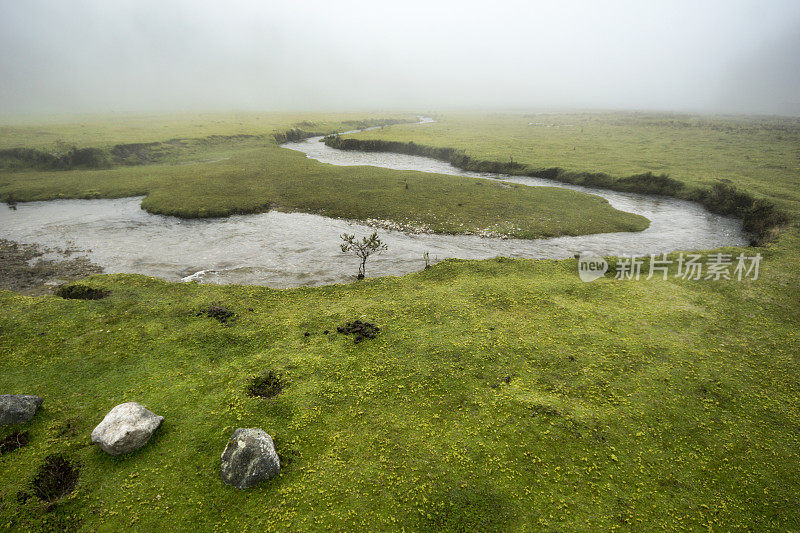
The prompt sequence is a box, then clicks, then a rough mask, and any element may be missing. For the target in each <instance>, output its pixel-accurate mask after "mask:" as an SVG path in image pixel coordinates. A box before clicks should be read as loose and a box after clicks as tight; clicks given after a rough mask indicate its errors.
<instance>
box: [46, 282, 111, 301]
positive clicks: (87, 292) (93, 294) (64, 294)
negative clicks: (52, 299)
mask: <svg viewBox="0 0 800 533" xmlns="http://www.w3.org/2000/svg"><path fill="white" fill-rule="evenodd" d="M109 294H111V291H109V290H106V289H97V288H95V287H89V286H88V285H84V284H82V283H71V284H68V285H62V286H60V287H59V288H58V289H56V292H55V295H56V296H60V297H61V298H64V299H65V300H102V299H103V298H105V297H106V296H108V295H109Z"/></svg>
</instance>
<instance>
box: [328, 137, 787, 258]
mask: <svg viewBox="0 0 800 533" xmlns="http://www.w3.org/2000/svg"><path fill="white" fill-rule="evenodd" d="M324 141H325V144H326V145H328V146H330V147H332V148H337V149H339V150H358V151H363V152H393V153H399V154H409V155H418V156H423V157H429V158H432V159H438V160H440V161H446V162H448V163H450V164H451V165H453V166H454V167H457V168H460V169H463V170H468V171H472V172H488V173H493V174H508V175H516V176H530V177H535V178H545V179H551V180H555V181H561V182H564V183H571V184H574V185H584V186H587V187H601V188H605V189H611V190H615V191H625V192H638V193H644V194H660V195H664V196H672V197H675V198H682V199H685V200H692V201H695V202H699V203H700V204H702V205H703V206H705V207H706V208H707V209H708V210H709V211H711V212H713V213H717V214H720V215H730V216H735V217H737V218H740V219H741V220H742V223H743V228H744V230H745V231H747V232H748V233H750V235H751V236H752V239H751V240H752V242H751V244H753V245H756V246H758V245H763V244H766V243H768V242H770V241H772V240H773V239H774V238H775V236H776V235H777V233H778V231H779V230H780V229H781V228H783V227H785V226H786V225H787V224H788V223H789V216H788V215H787V214H786V213H784V212H783V211H781V210H780V209H779V208H778V207H777V206H776V205H775V204H774V203H772V202H771V201H769V200H766V199H757V198H755V197H754V196H752V195H751V194H750V193H748V192H744V191H741V190H739V189H737V188H736V187H734V186H733V185H731V184H729V183H726V182H724V181H719V182H717V183H715V184H714V185H712V186H711V187H709V188H705V189H703V188H700V187H690V186H687V185H686V184H684V183H683V182H681V181H678V180H676V179H673V178H670V177H669V176H667V175H666V174H653V173H652V172H645V173H642V174H634V175H632V176H627V177H622V178H618V177H614V176H611V175H610V174H606V173H605V172H571V171H567V170H564V169H562V168H559V167H550V168H538V169H537V168H532V167H531V166H530V165H526V164H522V163H518V162H515V161H513V160H510V161H508V162H501V161H482V160H478V159H473V158H472V157H470V156H468V155H466V153H465V152H464V150H457V149H455V148H437V147H433V146H426V145H421V144H416V143H414V142H413V141H412V142H400V141H382V140H379V139H351V138H347V139H343V138H341V137H339V136H338V135H330V136H328V137H326V138H325V139H324Z"/></svg>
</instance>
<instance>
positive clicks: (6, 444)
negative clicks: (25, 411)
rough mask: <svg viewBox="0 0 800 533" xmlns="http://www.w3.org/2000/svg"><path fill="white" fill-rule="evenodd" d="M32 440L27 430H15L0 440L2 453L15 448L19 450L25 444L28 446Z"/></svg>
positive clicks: (0, 451)
mask: <svg viewBox="0 0 800 533" xmlns="http://www.w3.org/2000/svg"><path fill="white" fill-rule="evenodd" d="M30 440H31V436H30V433H28V432H27V431H15V432H14V433H12V434H11V435H8V436H6V437H5V438H4V439H2V440H0V455H4V454H6V453H8V452H13V451H14V450H18V449H20V448H22V447H23V446H27V444H28V442H30Z"/></svg>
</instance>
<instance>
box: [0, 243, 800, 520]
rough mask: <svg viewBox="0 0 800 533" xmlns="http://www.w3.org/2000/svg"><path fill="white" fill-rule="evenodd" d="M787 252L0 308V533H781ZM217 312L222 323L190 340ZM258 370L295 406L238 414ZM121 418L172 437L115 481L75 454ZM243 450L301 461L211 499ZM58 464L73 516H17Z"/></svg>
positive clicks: (788, 515)
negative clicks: (234, 453) (251, 444)
mask: <svg viewBox="0 0 800 533" xmlns="http://www.w3.org/2000/svg"><path fill="white" fill-rule="evenodd" d="M796 241H797V239H796V238H792V239H787V238H785V239H784V240H783V241H782V242H781V243H780V244H778V245H773V247H772V248H771V249H769V250H762V253H764V254H765V255H766V257H765V260H764V264H763V267H762V271H761V279H759V280H757V281H746V282H741V283H739V282H735V281H723V282H711V281H695V282H692V281H680V280H674V279H671V280H670V281H660V280H658V281H657V280H651V281H639V282H635V281H615V280H613V279H608V278H607V279H602V280H599V281H596V282H594V283H591V284H584V283H582V282H581V281H580V280H579V279H578V276H577V275H576V264H575V261H574V260H568V261H532V260H531V261H518V260H514V261H512V260H487V261H446V262H444V263H441V264H439V265H437V266H435V267H433V268H432V269H430V270H426V271H423V272H421V273H418V274H412V275H408V276H404V277H402V278H383V279H371V280H368V281H365V282H360V283H355V284H351V285H337V286H329V287H322V288H311V289H297V290H285V291H279V290H271V289H268V288H264V287H237V286H227V287H223V286H200V285H195V284H169V283H166V282H162V281H158V280H155V279H152V278H146V277H142V276H134V275H113V276H96V277H93V278H90V280H88V281H87V282H85V283H89V284H90V285H92V286H94V287H103V288H106V289H108V290H109V291H111V295H110V296H109V297H108V298H106V299H104V300H98V301H76V300H61V299H59V298H57V297H54V296H46V297H38V298H30V297H22V296H17V295H14V294H12V293H10V292H0V331H2V336H3V342H2V344H1V345H0V369H1V370H2V371H1V372H0V390H2V391H3V392H12V393H32V394H39V395H41V396H43V397H44V398H45V403H44V406H43V408H42V409H41V411H40V412H39V413H38V414H37V415H36V417H35V418H34V420H33V421H32V422H30V423H29V424H26V425H25V426H24V427H23V428H21V429H24V430H27V431H29V432H30V437H31V442H30V444H29V445H28V446H27V447H24V448H21V449H19V450H17V451H14V452H10V453H8V454H6V455H4V456H3V457H2V459H0V478H2V479H3V483H2V485H0V502H2V505H0V521H2V524H3V525H4V526H5V527H9V528H11V529H23V530H24V529H47V528H53V527H55V526H56V525H60V526H69V527H81V528H83V529H85V530H87V531H88V530H100V531H117V530H120V529H125V528H127V527H133V528H134V529H136V530H141V531H149V530H153V529H154V528H159V529H167V530H188V529H193V530H211V529H213V528H219V529H224V530H241V529H252V530H259V531H273V530H274V531H287V530H292V531H297V530H323V529H328V530H342V531H344V530H347V531H377V530H400V529H401V528H405V529H406V530H425V531H442V530H445V531H450V530H452V531H472V530H482V531H517V530H591V531H599V530H610V529H614V528H623V529H633V530H643V531H652V530H659V529H702V528H707V527H713V528H714V529H717V530H735V529H751V530H759V531H765V530H792V529H796V528H798V527H800V507H799V506H798V505H797V504H798V501H797V495H798V493H800V467H798V465H799V464H800V454H799V453H798V451H799V450H800V435H799V434H798V432H797V428H798V427H799V426H800V385H798V383H797V380H796V376H797V373H798V371H800V361H798V358H797V346H798V341H800V334H798V330H799V329H798V325H800V324H798V322H800V316H799V314H798V306H797V302H798V299H800V291H798V288H797V284H796V280H797V275H798V267H797V265H796V263H795V261H794V260H792V258H791V257H789V256H788V255H787V254H786V253H785V252H786V248H787V247H791V248H792V249H793V248H794V247H796V245H797V242H796ZM729 251H731V250H729ZM755 251H756V250H755V249H752V250H748V253H755ZM212 303H219V304H222V305H226V306H229V307H230V308H231V309H232V310H234V311H236V312H237V313H239V316H238V318H237V319H236V320H234V321H233V322H232V323H231V325H230V326H224V325H222V324H220V323H218V322H216V321H214V320H213V319H210V318H207V317H202V316H196V315H197V312H198V311H199V310H200V309H202V308H203V307H204V306H208V305H209V304H212ZM355 318H360V319H362V320H370V321H373V322H375V323H377V324H378V325H379V326H380V327H381V333H380V334H379V335H378V337H377V338H376V339H374V340H366V341H364V342H361V343H359V344H354V343H353V340H352V337H346V336H344V335H341V334H337V333H335V331H336V326H338V325H341V324H343V323H344V322H346V321H350V320H353V319H355ZM326 329H327V330H329V331H331V332H333V333H330V334H328V335H325V334H324V333H323V332H324V330H326ZM306 332H309V333H310V335H309V336H305V333H306ZM269 370H273V371H276V372H278V373H280V374H281V375H282V376H283V377H284V378H285V379H286V380H289V381H290V384H289V385H288V387H286V388H285V389H284V391H283V392H282V393H281V394H279V395H278V396H276V397H274V398H272V399H266V400H265V399H258V398H251V397H248V396H247V393H246V389H247V386H248V383H249V379H250V378H252V377H254V376H257V375H260V374H265V373H266V372H268V371H269ZM125 401H137V402H140V403H142V404H144V405H145V406H147V407H148V408H150V409H152V410H153V411H155V412H156V413H158V414H161V415H163V416H165V417H166V420H165V422H164V424H163V426H162V427H161V428H160V429H159V430H158V432H157V433H156V435H155V437H154V438H153V439H152V440H151V442H150V443H149V444H148V445H147V446H146V447H145V448H143V449H142V450H140V451H138V452H135V453H133V454H131V455H128V456H123V457H120V458H112V457H109V456H107V455H105V454H104V453H103V452H102V451H100V450H99V449H98V448H96V447H95V446H93V445H91V444H90V442H89V433H90V432H91V430H92V428H93V427H94V425H95V424H97V423H98V422H99V421H100V420H101V419H102V417H103V415H104V414H105V413H106V412H107V411H108V410H109V409H110V408H111V407H113V406H114V405H116V404H118V403H122V402H125ZM237 427H260V428H263V429H264V430H266V431H267V432H268V433H270V434H272V435H273V436H274V437H275V438H276V441H277V442H278V447H279V451H280V452H281V454H282V456H283V457H284V458H291V462H290V463H286V462H285V464H284V470H283V473H282V474H281V476H280V477H279V478H276V479H274V480H272V481H270V482H267V483H264V484H262V485H261V486H259V487H258V488H255V489H252V490H248V491H237V490H236V489H233V488H231V487H228V486H226V485H224V484H223V483H222V481H221V480H220V477H219V464H220V460H219V455H220V453H221V452H222V449H223V448H224V446H225V443H226V441H227V439H228V438H229V437H230V435H231V433H232V432H233V430H234V429H235V428H237ZM12 429H20V428H12ZM10 431H11V429H6V430H4V431H3V433H2V435H6V434H8V433H10ZM54 453H62V454H65V455H66V456H67V457H69V458H70V459H72V460H73V461H77V462H79V463H80V464H81V477H80V481H79V484H78V488H77V490H76V492H74V493H73V494H72V495H70V496H67V497H66V498H65V499H63V500H62V501H61V503H59V504H58V505H56V506H55V507H54V508H53V509H50V510H48V508H47V506H46V505H44V504H42V503H40V502H39V501H38V499H37V498H35V497H32V498H30V499H29V500H27V501H26V502H25V503H19V502H18V501H17V495H18V493H20V492H30V490H31V488H30V483H31V478H32V476H33V475H34V474H35V472H36V470H37V468H38V467H39V465H40V464H42V463H43V461H44V459H45V457H46V456H48V455H50V454H54Z"/></svg>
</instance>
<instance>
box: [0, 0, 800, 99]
mask: <svg viewBox="0 0 800 533" xmlns="http://www.w3.org/2000/svg"><path fill="white" fill-rule="evenodd" d="M0 49H2V54H0V114H4V115H17V114H27V113H70V112H139V111H173V110H208V111H212V110H219V111H227V110H263V111H271V110H364V111H375V110H408V111H419V112H424V111H429V110H454V109H478V108H481V109H500V110H522V109H524V110H569V109H637V110H675V111H691V112H723V113H759V114H784V115H800V2H797V1H796V0H786V1H778V0H775V1H768V0H755V1H749V0H748V1H744V0H725V1H700V2H697V1H696V0H695V1H675V0H671V1H664V2H656V1H645V2H643V1H641V0H635V1H616V2H595V1H548V2H533V1H527V2H526V1H520V2H512V1H493V2H469V1H458V2H434V1H431V0H428V1H424V2H417V1H402V2H387V3H382V2H378V1H376V0H373V1H363V2H362V1H348V0H337V1H330V0H328V1H322V2H317V1H310V0H306V1H302V2H296V1H286V2H275V3H273V2H259V1H225V2H222V1H219V2H210V1H202V0H191V1H169V2H167V1H145V0H131V1H122V0H115V1H113V2H108V1H107V0H95V1H87V0H84V1H80V0H75V1H68V2H63V1H56V0H53V1H41V0H24V1H21V0H0Z"/></svg>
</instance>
